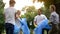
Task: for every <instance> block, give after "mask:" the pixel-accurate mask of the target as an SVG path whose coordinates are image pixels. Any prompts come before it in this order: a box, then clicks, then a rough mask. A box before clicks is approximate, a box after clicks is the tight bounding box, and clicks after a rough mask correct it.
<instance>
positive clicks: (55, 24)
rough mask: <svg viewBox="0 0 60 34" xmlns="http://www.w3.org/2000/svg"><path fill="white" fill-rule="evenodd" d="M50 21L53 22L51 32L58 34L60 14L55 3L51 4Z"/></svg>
mask: <svg viewBox="0 0 60 34" xmlns="http://www.w3.org/2000/svg"><path fill="white" fill-rule="evenodd" d="M50 12H51V15H50V21H51V23H52V30H51V32H50V34H58V33H57V32H58V31H57V29H58V23H59V15H58V14H57V13H56V7H55V5H50Z"/></svg>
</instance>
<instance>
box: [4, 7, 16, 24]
mask: <svg viewBox="0 0 60 34" xmlns="http://www.w3.org/2000/svg"><path fill="white" fill-rule="evenodd" d="M15 12H16V9H15V8H13V7H9V8H6V9H5V10H4V14H5V23H11V24H13V25H15Z"/></svg>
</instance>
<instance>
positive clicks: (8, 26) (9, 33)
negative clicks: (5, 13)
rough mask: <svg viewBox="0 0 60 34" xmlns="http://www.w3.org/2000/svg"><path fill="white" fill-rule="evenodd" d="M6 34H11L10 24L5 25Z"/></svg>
mask: <svg viewBox="0 0 60 34" xmlns="http://www.w3.org/2000/svg"><path fill="white" fill-rule="evenodd" d="M5 29H6V34H13V32H14V25H13V24H10V23H5Z"/></svg>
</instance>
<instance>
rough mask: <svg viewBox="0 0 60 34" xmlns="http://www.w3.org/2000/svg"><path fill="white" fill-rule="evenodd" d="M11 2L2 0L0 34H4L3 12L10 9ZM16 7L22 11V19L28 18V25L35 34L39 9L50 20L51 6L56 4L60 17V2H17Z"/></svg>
mask: <svg viewBox="0 0 60 34" xmlns="http://www.w3.org/2000/svg"><path fill="white" fill-rule="evenodd" d="M9 1H10V0H0V34H4V32H5V28H4V15H3V11H4V9H6V8H7V7H9ZM15 1H16V4H15V7H14V8H16V9H17V10H20V11H21V18H27V25H28V27H29V28H30V30H31V34H33V29H34V28H35V27H34V25H33V20H34V17H35V16H36V15H37V9H39V8H41V9H42V10H43V12H42V13H43V14H45V15H46V16H47V18H48V19H49V16H50V12H49V6H50V5H51V4H54V5H55V6H56V9H57V10H56V12H57V13H58V14H59V16H60V0H15Z"/></svg>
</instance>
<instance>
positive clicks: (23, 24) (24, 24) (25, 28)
mask: <svg viewBox="0 0 60 34" xmlns="http://www.w3.org/2000/svg"><path fill="white" fill-rule="evenodd" d="M20 22H21V29H22V31H23V34H30V30H29V28H28V25H27V21H26V18H22V20H21V21H20Z"/></svg>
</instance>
